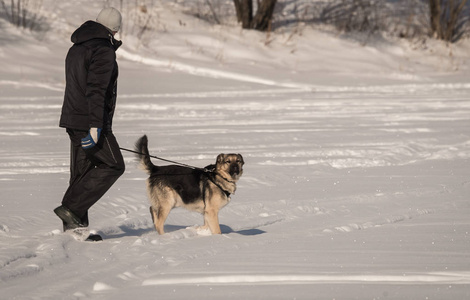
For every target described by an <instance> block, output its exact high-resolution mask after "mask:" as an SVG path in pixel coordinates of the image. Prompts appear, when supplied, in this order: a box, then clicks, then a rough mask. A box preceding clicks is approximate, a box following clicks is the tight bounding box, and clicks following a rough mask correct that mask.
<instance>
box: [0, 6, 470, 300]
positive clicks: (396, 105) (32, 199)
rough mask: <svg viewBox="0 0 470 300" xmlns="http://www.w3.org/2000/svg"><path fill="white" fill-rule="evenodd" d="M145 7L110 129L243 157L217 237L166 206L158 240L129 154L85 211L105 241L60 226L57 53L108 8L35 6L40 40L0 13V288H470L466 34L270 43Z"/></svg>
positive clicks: (398, 293)
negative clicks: (152, 13)
mask: <svg viewBox="0 0 470 300" xmlns="http://www.w3.org/2000/svg"><path fill="white" fill-rule="evenodd" d="M155 5H156V6H157V7H156V9H158V10H159V12H160V14H159V19H158V22H159V26H160V28H165V30H161V31H159V32H156V33H155V34H153V35H152V36H150V37H146V40H145V42H142V41H140V40H138V39H137V38H135V37H134V36H132V35H128V36H123V37H121V38H122V40H123V42H124V44H123V47H122V48H121V49H119V50H118V51H117V55H118V63H119V66H120V77H119V90H118V106H117V112H116V116H115V122H114V130H115V135H116V136H117V139H118V141H119V142H120V145H121V146H122V147H124V148H129V149H132V148H133V145H134V142H135V141H136V140H137V139H138V138H139V137H140V136H142V135H143V134H147V135H148V137H149V149H150V152H151V153H152V154H153V155H157V156H159V157H163V158H165V159H170V160H174V161H179V162H182V163H185V164H190V165H195V166H201V167H203V166H205V165H208V164H211V163H213V162H214V160H215V158H216V156H217V155H218V154H219V153H223V152H225V153H228V152H235V153H241V154H242V155H243V157H244V159H245V167H244V174H243V176H242V178H241V179H240V181H239V184H238V187H237V192H236V194H235V195H233V196H232V201H231V203H230V204H229V205H228V206H227V207H225V208H224V209H223V210H222V211H221V212H220V215H219V217H220V222H221V229H222V233H223V234H222V235H216V236H211V235H208V234H207V232H200V231H198V230H197V226H198V225H201V223H202V222H203V221H202V217H201V216H200V215H198V214H197V213H193V212H189V211H186V210H183V209H175V210H173V211H172V212H171V214H170V216H169V218H168V220H167V222H166V226H165V230H166V231H167V232H168V233H167V234H165V235H163V236H158V235H157V233H156V232H155V229H154V228H153V224H152V221H151V217H150V214H149V213H148V206H149V204H148V200H147V198H146V190H145V179H146V174H145V173H144V172H143V171H142V170H140V169H138V167H137V162H136V160H135V159H134V157H133V154H131V153H127V152H124V153H123V154H124V156H125V161H126V165H127V168H126V172H125V174H124V175H123V176H122V177H121V178H120V179H119V180H118V181H117V182H116V184H115V185H114V186H113V187H112V189H111V190H110V191H109V192H108V193H107V194H106V195H105V196H104V197H103V198H102V199H101V200H100V201H99V202H98V203H97V204H96V205H95V206H94V207H93V208H92V209H91V210H90V222H91V228H90V229H91V230H92V231H93V232H95V233H99V234H100V235H102V236H103V237H104V241H103V242H99V243H85V242H78V241H76V240H74V239H73V237H71V236H69V235H66V234H63V233H62V232H61V227H62V226H61V225H62V224H61V222H60V221H59V219H58V218H57V217H56V216H55V215H54V213H53V212H52V210H53V209H54V208H55V207H57V206H58V205H60V201H61V198H62V196H63V193H64V192H65V189H66V187H67V183H68V176H69V173H68V171H69V148H68V147H69V141H68V137H67V135H66V134H65V132H64V130H63V129H61V128H58V119H59V115H60V109H61V105H62V97H63V89H64V84H65V83H64V58H65V54H66V52H67V49H68V47H70V42H69V36H70V34H71V32H72V31H73V30H74V29H75V28H76V27H77V26H79V25H80V24H81V23H82V22H84V21H86V20H88V19H92V18H93V17H94V16H95V15H96V14H97V12H98V11H99V9H100V8H101V7H102V6H101V4H97V2H94V1H75V2H74V4H71V2H69V3H67V2H66V1H63V2H60V3H58V2H57V1H44V5H43V6H44V11H45V12H49V15H48V16H49V21H50V22H51V24H53V26H51V28H50V30H49V31H48V32H47V34H46V35H45V36H43V37H40V38H39V37H38V36H37V34H35V33H31V32H29V31H25V30H19V29H16V28H14V27H12V26H11V25H9V24H7V23H6V22H5V21H4V20H0V28H1V30H0V41H1V42H0V64H1V66H2V71H1V73H0V144H1V148H0V199H1V201H0V207H1V209H0V289H1V291H2V292H1V296H0V298H1V299H130V298H132V297H134V298H135V297H138V298H139V299H155V298H159V299H202V298H204V299H221V298H224V299H467V298H469V297H470V264H469V262H470V252H469V249H470V234H469V231H470V219H469V215H470V202H469V200H470V199H469V195H470V176H469V175H470V168H469V167H470V161H469V159H470V132H469V128H470V99H469V95H470V83H469V81H468V79H469V78H470V77H469V75H470V70H469V65H468V63H469V58H470V54H469V53H470V52H469V51H468V50H469V48H470V44H469V41H468V40H464V41H460V42H459V43H457V44H453V45H445V44H441V43H439V42H435V41H431V40H428V41H426V43H427V44H426V47H416V46H413V45H412V44H411V43H410V42H409V41H401V40H394V39H386V38H383V37H378V36H376V37H371V38H369V42H368V44H366V45H363V44H361V43H360V42H357V41H355V40H354V39H350V38H344V37H342V36H338V35H337V34H332V33H329V32H325V31H319V30H317V29H315V28H312V27H310V26H305V27H304V28H303V30H302V34H294V35H289V34H288V33H283V32H282V31H281V32H275V33H272V34H271V37H270V39H271V40H270V42H269V43H266V39H267V37H266V35H265V34H264V33H258V32H249V31H242V30H240V29H239V28H238V27H235V26H234V27H231V26H228V25H225V26H219V25H218V26H210V25H209V24H207V23H205V22H204V21H201V20H197V19H195V18H193V17H191V16H190V15H188V14H184V13H182V12H181V11H179V6H178V5H175V4H174V1H159V2H158V4H155ZM64 15H69V16H71V17H70V18H69V19H67V20H66V19H65V18H63V16H64ZM181 24H185V25H184V26H183V25H181ZM153 162H154V163H156V164H165V163H163V162H159V161H157V160H155V159H153Z"/></svg>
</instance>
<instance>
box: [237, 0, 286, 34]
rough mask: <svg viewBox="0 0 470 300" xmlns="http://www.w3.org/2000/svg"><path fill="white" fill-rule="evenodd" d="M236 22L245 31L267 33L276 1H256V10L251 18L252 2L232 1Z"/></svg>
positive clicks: (251, 0) (250, 0) (247, 0)
mask: <svg viewBox="0 0 470 300" xmlns="http://www.w3.org/2000/svg"><path fill="white" fill-rule="evenodd" d="M233 2H234V4H235V10H236V12H237V19H238V22H240V23H242V27H243V28H245V29H256V30H260V31H267V30H269V29H270V28H271V21H272V18H273V13H274V7H275V6H276V2H277V0H262V1H260V0H258V2H257V3H258V10H257V12H256V14H255V16H253V0H233Z"/></svg>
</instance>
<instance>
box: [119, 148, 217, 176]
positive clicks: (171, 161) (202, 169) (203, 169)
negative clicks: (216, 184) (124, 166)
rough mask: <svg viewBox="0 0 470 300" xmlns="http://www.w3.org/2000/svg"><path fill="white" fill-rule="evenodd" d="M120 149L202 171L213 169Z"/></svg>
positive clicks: (124, 149)
mask: <svg viewBox="0 0 470 300" xmlns="http://www.w3.org/2000/svg"><path fill="white" fill-rule="evenodd" d="M119 149H121V150H123V151H127V152H131V153H135V154H139V155H145V156H148V157H151V158H155V159H158V160H162V161H166V162H169V163H172V164H176V165H180V166H183V167H188V168H190V169H194V170H201V171H204V172H208V173H210V172H212V171H211V170H208V169H206V168H198V167H195V166H191V165H187V164H183V163H180V162H177V161H173V160H169V159H165V158H161V157H158V156H154V155H150V154H145V153H142V152H138V151H134V150H131V149H126V148H119Z"/></svg>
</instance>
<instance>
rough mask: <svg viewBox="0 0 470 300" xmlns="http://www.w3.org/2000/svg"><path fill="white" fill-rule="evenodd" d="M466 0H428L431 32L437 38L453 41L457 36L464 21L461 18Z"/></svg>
mask: <svg viewBox="0 0 470 300" xmlns="http://www.w3.org/2000/svg"><path fill="white" fill-rule="evenodd" d="M466 2H467V0H429V10H430V23H431V34H432V35H433V36H435V37H436V38H438V39H441V40H445V41H449V42H453V41H455V40H457V39H458V38H459V35H460V34H461V32H459V30H460V28H462V26H463V25H464V24H463V23H465V22H466V20H465V19H462V18H461V13H462V10H463V9H464V7H465V4H466Z"/></svg>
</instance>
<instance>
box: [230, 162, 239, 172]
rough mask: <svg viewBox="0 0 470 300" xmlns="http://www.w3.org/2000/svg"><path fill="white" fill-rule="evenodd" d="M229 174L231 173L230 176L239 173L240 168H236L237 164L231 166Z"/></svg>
mask: <svg viewBox="0 0 470 300" xmlns="http://www.w3.org/2000/svg"><path fill="white" fill-rule="evenodd" d="M230 173H232V174H239V173H240V167H239V166H238V164H232V166H231V168H230Z"/></svg>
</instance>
